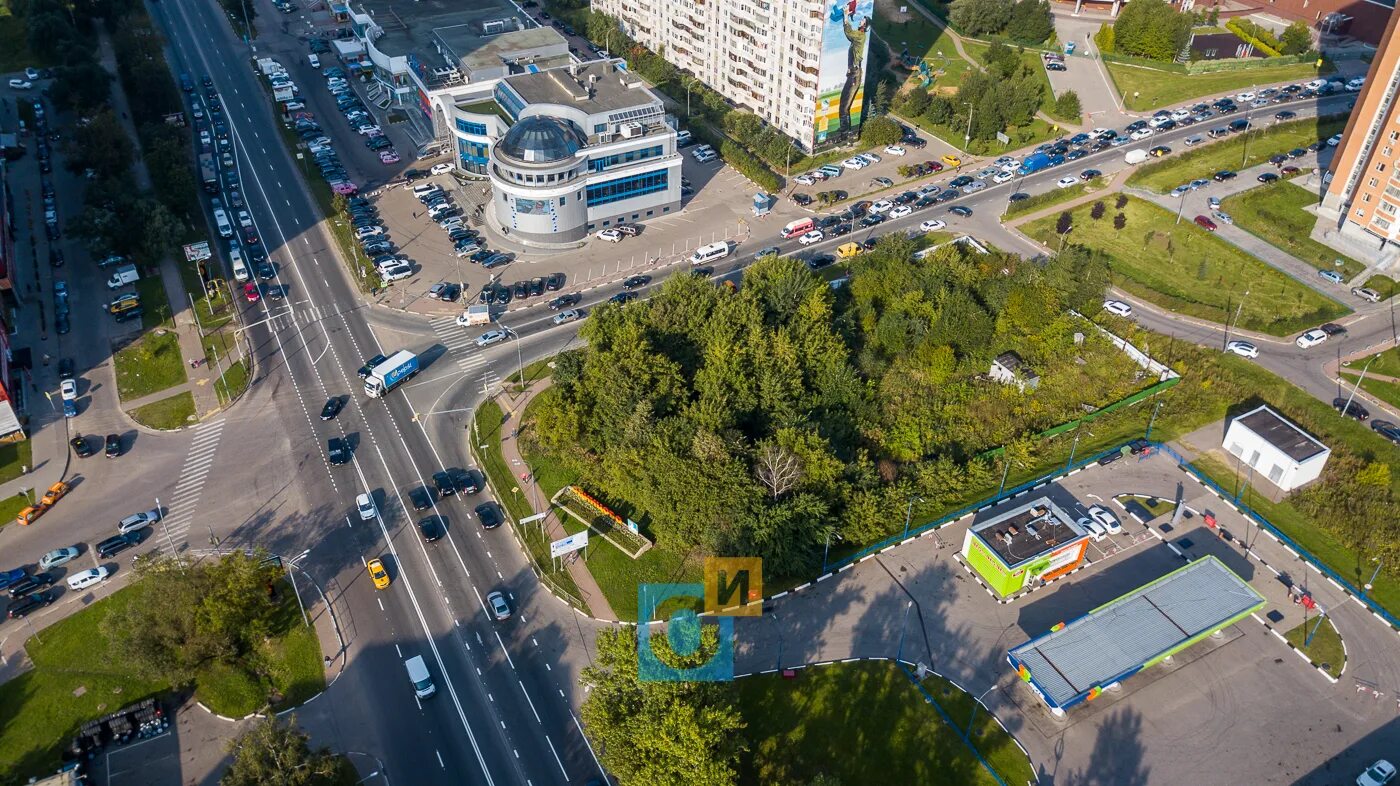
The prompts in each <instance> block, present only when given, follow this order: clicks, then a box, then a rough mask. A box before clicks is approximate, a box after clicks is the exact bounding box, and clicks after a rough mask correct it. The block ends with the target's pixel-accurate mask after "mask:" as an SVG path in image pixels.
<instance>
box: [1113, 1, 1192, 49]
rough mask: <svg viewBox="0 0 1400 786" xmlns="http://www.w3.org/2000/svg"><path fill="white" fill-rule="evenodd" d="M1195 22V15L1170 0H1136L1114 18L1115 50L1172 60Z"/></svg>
mask: <svg viewBox="0 0 1400 786" xmlns="http://www.w3.org/2000/svg"><path fill="white" fill-rule="evenodd" d="M1191 25H1192V18H1191V15H1190V14H1187V13H1181V12H1178V11H1177V10H1176V9H1175V8H1173V7H1172V6H1171V4H1170V3H1168V2H1166V0H1141V2H1139V1H1138V0H1133V2H1131V3H1128V4H1127V5H1125V6H1124V8H1123V11H1122V13H1120V14H1119V15H1118V20H1117V21H1116V22H1114V25H1113V46H1114V50H1115V51H1117V52H1120V53H1122V54H1128V55H1137V56H1139V57H1147V58H1151V59H1153V60H1162V61H1171V60H1173V59H1175V58H1176V56H1177V55H1178V54H1180V53H1181V50H1182V49H1183V48H1185V46H1186V42H1187V40H1188V39H1189V38H1190V36H1191Z"/></svg>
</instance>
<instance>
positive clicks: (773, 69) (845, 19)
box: [593, 0, 874, 151]
mask: <svg viewBox="0 0 1400 786" xmlns="http://www.w3.org/2000/svg"><path fill="white" fill-rule="evenodd" d="M593 10H595V11H600V12H602V13H605V14H607V15H609V16H612V17H614V18H616V19H617V20H618V22H619V23H620V25H621V27H622V30H623V32H625V33H626V34H627V35H629V36H631V37H632V38H633V39H635V40H636V41H637V42H638V43H640V44H642V45H643V46H645V47H647V48H648V49H651V50H652V51H654V52H659V53H661V54H662V55H663V56H664V57H665V58H666V59H667V60H668V61H670V62H671V63H672V64H673V65H675V66H676V67H677V68H679V69H681V70H682V71H684V72H686V73H689V74H690V75H691V76H694V77H696V78H697V79H699V80H700V81H702V82H704V83H705V84H706V85H708V86H709V87H710V88H711V89H713V90H715V91H716V92H718V93H719V94H720V95H722V96H724V97H725V98H727V99H729V100H730V101H733V102H734V103H735V104H736V105H738V106H740V107H742V108H744V109H746V110H748V111H750V112H753V113H754V114H756V115H758V116H759V117H760V118H762V119H763V120H765V121H767V122H768V123H769V124H770V125H772V126H773V127H775V128H777V129H779V130H780V131H782V132H783V133H785V134H787V135H788V136H790V137H792V138H793V139H794V140H796V141H797V143H798V144H799V145H800V146H801V147H802V148H803V149H805V150H808V151H810V150H812V149H814V148H816V147H819V146H821V145H822V144H823V143H825V142H827V141H828V140H832V139H835V138H837V137H839V136H841V135H842V134H843V133H845V132H855V131H857V130H858V129H859V127H860V121H861V114H862V113H861V109H862V104H863V101H864V97H865V96H864V88H865V82H866V75H867V72H868V69H867V68H866V63H867V56H868V54H869V48H870V45H869V37H870V32H871V16H872V14H873V13H874V0H593Z"/></svg>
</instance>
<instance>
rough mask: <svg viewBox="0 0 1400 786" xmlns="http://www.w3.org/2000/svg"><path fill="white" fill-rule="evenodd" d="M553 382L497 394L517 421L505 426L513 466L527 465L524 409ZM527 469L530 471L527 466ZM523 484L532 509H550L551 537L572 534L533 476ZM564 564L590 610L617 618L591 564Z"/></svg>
mask: <svg viewBox="0 0 1400 786" xmlns="http://www.w3.org/2000/svg"><path fill="white" fill-rule="evenodd" d="M552 384H554V380H553V379H552V378H549V377H546V378H544V379H541V380H537V381H535V382H533V383H531V384H530V385H529V387H527V388H525V390H524V391H523V392H522V393H521V394H520V395H518V396H511V395H510V393H509V392H508V386H503V387H506V388H507V390H506V391H503V392H502V393H501V395H500V396H499V397H498V401H499V402H500V404H501V406H502V408H504V409H505V410H506V411H507V412H509V413H511V415H512V416H513V418H514V422H515V423H516V428H512V429H510V430H508V431H507V430H504V429H503V434H502V437H501V456H502V457H503V458H504V459H505V460H506V464H507V465H509V466H511V467H526V466H527V465H526V464H525V460H524V459H523V458H521V456H520V446H519V444H518V442H517V439H516V433H517V432H518V431H519V428H518V427H519V418H520V415H521V413H523V412H524V411H525V408H526V407H527V406H529V404H530V400H531V399H533V398H534V397H535V396H536V395H538V394H539V393H540V392H541V391H543V390H545V389H546V388H548V387H549V386H550V385H552ZM526 471H527V472H528V469H527V470H526ZM522 485H524V486H526V495H527V498H528V499H529V502H530V509H531V510H534V511H545V512H547V515H546V517H545V521H544V523H545V527H546V532H548V533H549V538H550V540H558V539H560V538H563V537H566V536H567V535H568V534H569V533H568V532H566V531H565V530H564V525H563V524H561V523H560V522H559V518H558V517H557V516H556V515H555V514H554V509H553V508H552V507H551V506H550V504H549V500H547V499H545V498H544V492H542V491H541V490H540V487H539V484H537V483H535V482H534V479H533V478H531V479H530V482H529V483H525V484H522ZM565 565H566V566H567V567H568V570H569V576H570V578H572V579H573V580H574V583H575V584H577V585H578V589H579V593H580V594H581V595H582V596H583V601H584V602H585V603H587V604H588V609H589V612H590V613H591V614H592V615H593V616H594V617H596V618H599V619H605V620H615V619H617V614H616V613H615V612H614V611H613V609H612V606H611V605H609V604H608V599H607V596H605V595H604V594H603V590H602V589H601V588H600V587H599V586H598V582H597V581H594V580H593V574H592V573H591V572H589V570H588V564H587V563H586V562H584V561H583V560H581V559H568V560H565Z"/></svg>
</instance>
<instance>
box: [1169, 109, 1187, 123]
mask: <svg viewBox="0 0 1400 786" xmlns="http://www.w3.org/2000/svg"><path fill="white" fill-rule="evenodd" d="M1190 116H1191V110H1189V109H1173V110H1172V119H1173V120H1176V121H1178V122H1180V121H1182V120H1185V119H1186V118H1188V117H1190Z"/></svg>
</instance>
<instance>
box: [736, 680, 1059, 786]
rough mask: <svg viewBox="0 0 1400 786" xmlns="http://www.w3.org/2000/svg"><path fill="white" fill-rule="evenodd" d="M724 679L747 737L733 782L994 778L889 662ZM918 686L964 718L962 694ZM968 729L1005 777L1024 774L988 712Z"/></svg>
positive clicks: (931, 684) (1028, 776) (1025, 763)
mask: <svg viewBox="0 0 1400 786" xmlns="http://www.w3.org/2000/svg"><path fill="white" fill-rule="evenodd" d="M734 685H735V689H736V691H737V692H738V697H739V705H740V707H741V710H742V713H743V717H744V721H745V722H746V723H747V725H748V728H747V730H746V733H745V736H746V737H747V738H748V739H749V740H750V741H751V748H750V750H749V751H748V753H746V754H745V755H744V757H743V758H742V760H741V763H740V777H739V780H740V781H741V782H743V783H811V782H813V781H814V779H815V778H816V777H817V776H818V775H821V774H826V775H828V776H832V777H833V778H834V779H836V780H837V781H839V782H840V783H869V782H871V773H875V772H878V773H879V777H878V779H877V780H879V781H880V782H882V783H919V784H928V785H929V786H937V785H938V784H950V785H951V784H959V786H961V785H962V784H988V785H990V784H995V783H996V780H995V779H994V778H993V777H992V775H991V774H990V773H988V772H987V771H986V769H984V768H983V767H982V765H981V763H979V762H978V760H977V757H976V756H975V755H974V753H973V752H972V750H971V749H970V748H969V747H968V741H967V740H965V739H964V738H963V735H962V732H961V730H958V729H955V728H953V727H951V726H950V725H949V723H948V721H946V720H944V718H943V717H942V716H941V715H940V714H939V712H938V710H937V709H936V708H935V707H934V706H933V705H931V704H929V702H928V701H927V700H926V699H925V698H924V696H923V694H922V693H921V692H919V690H918V688H917V687H916V686H915V685H914V684H913V683H912V682H910V680H909V678H908V677H906V676H905V674H904V672H903V671H902V670H901V669H899V668H898V667H897V666H895V665H893V664H890V663H880V662H869V663H842V664H833V665H829V666H820V667H814V668H809V669H803V670H801V671H799V672H798V673H797V676H796V678H794V679H783V677H782V675H781V674H763V675H758V676H752V677H745V678H743V679H741V680H738V681H736V682H735V683H734ZM924 687H925V689H927V690H928V691H929V693H931V694H932V695H933V696H934V698H935V700H936V701H938V702H939V704H940V705H941V706H943V707H944V709H945V710H946V711H947V712H948V713H949V715H950V717H952V718H954V719H958V718H961V719H962V720H961V722H962V723H966V722H967V721H968V720H971V718H972V704H971V698H972V697H970V696H968V695H967V694H966V693H963V692H962V691H959V690H957V689H956V688H952V686H951V685H949V684H948V683H947V682H946V681H943V680H941V679H939V678H936V677H930V678H928V679H926V680H925V681H924ZM949 691H953V692H955V693H956V694H958V695H957V696H954V695H953V694H952V693H949ZM964 710H966V712H965V713H964V712H963V711H964ZM876 719H878V724H879V730H878V731H876V730H874V729H873V728H872V727H871V721H872V720H876ZM954 722H959V721H957V720H955V721H954ZM976 727H977V728H976V735H975V737H974V742H975V743H976V744H977V746H978V749H979V750H982V751H983V756H984V757H985V758H987V760H988V761H989V763H991V765H992V766H993V767H994V768H996V769H997V771H998V774H1000V775H1001V777H1002V779H1003V780H1004V781H1005V782H1007V783H1028V782H1030V781H1031V780H1033V779H1034V772H1033V770H1032V768H1031V763H1030V761H1029V760H1027V759H1026V756H1025V754H1023V753H1021V751H1020V748H1018V747H1017V746H1016V744H1015V742H1014V741H1013V740H1012V739H1011V736H1010V735H1008V734H1007V733H1006V732H1004V731H1002V730H1001V728H1000V727H999V726H997V725H996V721H995V720H993V719H992V718H991V716H989V715H986V716H984V715H983V714H981V713H979V715H978V723H977V724H976ZM1012 752H1014V753H1012Z"/></svg>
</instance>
